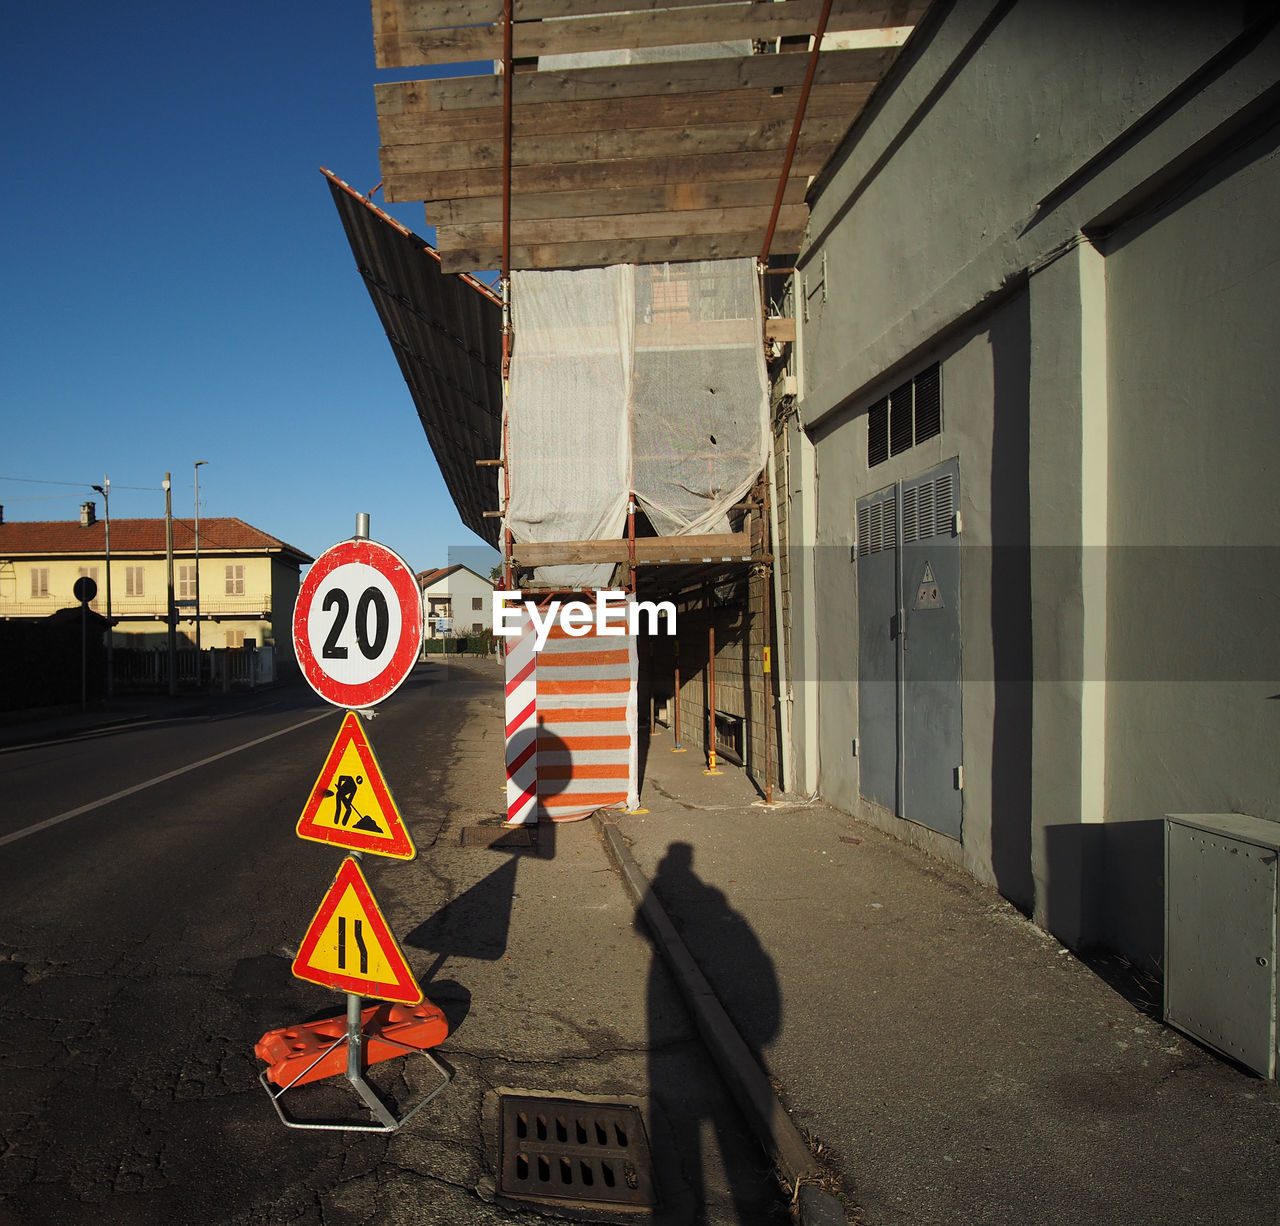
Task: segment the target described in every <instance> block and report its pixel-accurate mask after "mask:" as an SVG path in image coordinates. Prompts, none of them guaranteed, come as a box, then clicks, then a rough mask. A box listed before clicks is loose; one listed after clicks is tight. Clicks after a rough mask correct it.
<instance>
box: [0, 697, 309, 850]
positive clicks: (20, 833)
mask: <svg viewBox="0 0 1280 1226" xmlns="http://www.w3.org/2000/svg"><path fill="white" fill-rule="evenodd" d="M332 714H333V712H332V711H322V712H321V713H320V714H319V715H313V716H312V717H311V718H310V719H304V720H303V721H302V722H301V723H298V724H290V725H289V727H287V728H281V729H280V730H279V731H278V732H268V733H267V735H266V736H260V737H258V739H257V740H256V741H245V743H244V744H243V745H236V746H235V747H234V748H233V749H224V750H223V751H222V752H221V753H215V754H214V755H213V756H212V757H208V758H201V759H200V761H199V762H191V763H189V764H188V765H186V766H180V767H178V769H177V770H174V771H168V772H166V773H165V774H163V775H157V776H156V777H155V778H154V779H148V780H147V781H146V782H145V783H135V784H134V785H133V787H131V788H125V789H124V790H123V791H120V792H112V793H111V795H110V796H103V797H101V798H100V799H98V800H91V801H90V802H89V803H88V804H87V805H81V806H80V807H79V808H78V809H68V810H67V811H66V812H65V813H59V814H58V815H57V816H56V817H47V818H45V820H44V821H42V822H36V823H35V825H34V826H26V827H24V828H23V829H22V830H15V831H14V832H13V833H12V834H6V835H5V836H4V837H3V838H0V847H3V846H4V845H5V844H6V843H16V842H17V841H18V840H19V839H25V838H26V837H27V835H29V834H38V833H39V832H40V831H41V830H48V829H49V827H50V826H56V825H58V824H59V823H60V822H67V821H70V820H71V819H72V818H73V817H79V816H81V814H84V813H91V812H92V811H93V810H94V809H101V808H102V806H103V805H109V804H111V803H112V802H113V801H117V800H122V799H123V798H124V797H126V796H132V795H133V794H134V793H135V792H142V791H145V790H146V789H147V788H151V787H155V785H156V784H157V783H165V782H167V781H168V780H170V779H176V778H177V777H178V776H179V775H185V774H186V773H187V772H188V771H193V770H198V769H199V768H200V767H202V766H208V765H209V763H210V762H217V761H218V760H219V759H221V758H229V757H231V755H232V754H236V753H240V751H241V750H244V749H252V748H253V747H254V746H255V745H261V744H263V743H264V742H265V741H274V740H275V739H276V737H278V736H284V735H285V734H286V733H289V732H296V731H297V730H298V729H299V728H305V727H306V726H307V725H308V724H314V723H315V722H316V721H317V720H321V719H325V718H327V717H328V716H330V715H332Z"/></svg>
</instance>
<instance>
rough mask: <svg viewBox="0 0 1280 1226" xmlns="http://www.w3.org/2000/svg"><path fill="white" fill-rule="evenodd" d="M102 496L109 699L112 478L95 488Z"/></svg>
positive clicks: (111, 672) (111, 690)
mask: <svg viewBox="0 0 1280 1226" xmlns="http://www.w3.org/2000/svg"><path fill="white" fill-rule="evenodd" d="M93 488H94V489H95V490H97V491H98V493H99V494H101V495H102V515H103V523H104V527H105V531H106V537H107V548H106V566H107V697H108V698H110V697H111V696H112V695H113V694H114V693H115V688H116V676H115V669H114V667H113V664H112V656H111V640H112V639H113V638H114V637H115V623H114V622H113V621H112V620H111V478H110V477H108V476H105V475H104V476H103V478H102V484H101V485H95V486H94V487H93Z"/></svg>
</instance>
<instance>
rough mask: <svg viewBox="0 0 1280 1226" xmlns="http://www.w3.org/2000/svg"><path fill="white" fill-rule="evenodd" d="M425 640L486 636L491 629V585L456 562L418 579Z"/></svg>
mask: <svg viewBox="0 0 1280 1226" xmlns="http://www.w3.org/2000/svg"><path fill="white" fill-rule="evenodd" d="M418 587H419V588H420V589H421V590H422V616H423V621H424V623H425V624H424V626H423V636H424V637H425V638H433V639H438V638H445V637H447V636H449V635H451V634H489V633H491V632H492V630H493V584H492V583H490V582H489V580H488V579H486V578H484V576H482V575H478V574H476V572H475V571H473V570H472V569H471V568H470V567H469V566H463V565H462V564H461V563H458V564H456V565H454V566H443V567H440V568H439V569H438V570H424V571H423V572H422V573H421V574H420V575H419V576H418Z"/></svg>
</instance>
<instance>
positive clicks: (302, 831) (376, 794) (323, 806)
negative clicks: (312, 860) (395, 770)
mask: <svg viewBox="0 0 1280 1226" xmlns="http://www.w3.org/2000/svg"><path fill="white" fill-rule="evenodd" d="M297 832H298V837H299V838H300V839H310V840H311V841H312V842H315V843H330V844H332V845H333V846H335V847H345V848H347V849H348V850H349V851H367V852H371V853H372V854H373V855H375V856H391V857H392V858H393V859H396V860H412V859H413V858H414V856H416V855H417V854H418V851H417V848H416V847H414V845H413V839H412V838H411V837H410V835H409V831H408V828H407V827H406V826H405V824H404V821H403V820H402V819H401V817H400V810H399V809H397V808H396V802H395V801H394V800H392V798H391V792H390V790H389V789H388V788H387V784H386V780H385V779H383V777H382V770H381V768H380V767H379V766H378V759H377V758H376V757H375V756H374V753H373V746H372V745H370V744H369V741H368V738H367V737H366V736H365V734H364V730H363V729H362V728H361V727H360V718H359V716H357V715H356V714H355V712H354V711H348V712H347V713H346V715H345V716H344V717H343V720H342V726H341V727H340V728H339V729H338V735H337V736H336V737H335V738H334V741H333V745H332V747H331V748H330V750H329V756H328V757H327V758H325V760H324V765H323V766H322V767H321V768H320V774H319V775H318V776H317V777H316V782H315V786H314V787H313V788H312V789H311V795H310V796H308V797H307V803H306V805H305V806H304V807H303V810H302V816H301V817H300V818H299V819H298V826H297Z"/></svg>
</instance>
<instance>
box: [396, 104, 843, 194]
mask: <svg viewBox="0 0 1280 1226" xmlns="http://www.w3.org/2000/svg"><path fill="white" fill-rule="evenodd" d="M848 126H849V120H848V117H847V116H844V115H839V116H832V115H825V116H818V117H817V118H815V119H813V120H806V121H805V125H804V131H803V134H802V139H804V140H805V141H806V142H809V143H812V142H826V143H828V144H834V143H835V142H836V141H838V140H839V139H840V137H842V136H843V135H844V133H845V131H846V130H847V128H848ZM791 128H792V120H791V119H790V118H789V117H788V118H786V119H764V120H760V121H759V122H756V123H726V124H689V125H686V126H684V127H672V128H623V129H621V130H617V131H609V130H605V131H598V130H597V131H581V132H574V133H556V134H553V135H551V136H526V137H524V138H523V139H521V140H519V141H513V142H512V146H511V165H512V166H513V167H516V166H543V167H550V166H553V165H556V164H559V163H576V162H610V161H629V160H632V159H635V158H662V157H690V156H697V157H702V156H705V155H707V154H718V153H730V154H732V153H746V152H748V151H750V152H754V153H766V152H771V151H779V152H781V151H784V150H785V149H786V147H787V142H788V140H789V139H790V137H791ZM379 154H380V158H381V162H382V168H383V174H384V176H385V177H386V178H389V179H394V178H398V177H399V176H401V175H406V174H421V173H428V174H438V173H445V172H451V171H460V170H482V169H486V168H491V167H501V165H502V142H501V140H488V141H485V140H476V141H453V142H452V143H450V144H434V145H384V146H383V147H382V149H381V150H380V151H379Z"/></svg>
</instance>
